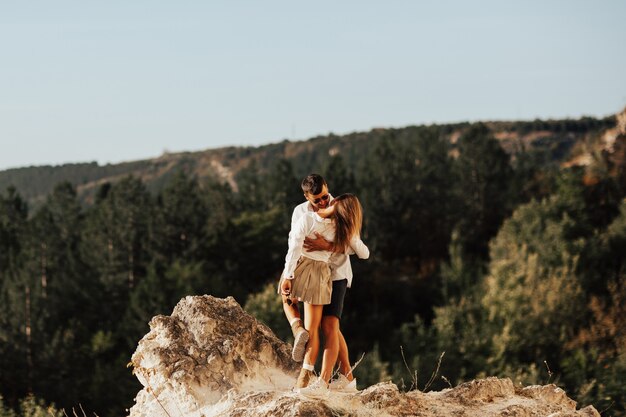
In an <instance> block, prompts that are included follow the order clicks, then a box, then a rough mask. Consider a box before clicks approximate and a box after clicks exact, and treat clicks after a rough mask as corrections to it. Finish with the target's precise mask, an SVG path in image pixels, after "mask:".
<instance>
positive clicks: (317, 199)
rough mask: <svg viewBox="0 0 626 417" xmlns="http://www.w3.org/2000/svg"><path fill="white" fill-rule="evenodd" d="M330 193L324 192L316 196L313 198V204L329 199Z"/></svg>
mask: <svg viewBox="0 0 626 417" xmlns="http://www.w3.org/2000/svg"><path fill="white" fill-rule="evenodd" d="M328 197H329V195H328V194H324V195H323V196H321V197H318V198H316V199H315V200H313V204H319V203H320V201H326V200H328Z"/></svg>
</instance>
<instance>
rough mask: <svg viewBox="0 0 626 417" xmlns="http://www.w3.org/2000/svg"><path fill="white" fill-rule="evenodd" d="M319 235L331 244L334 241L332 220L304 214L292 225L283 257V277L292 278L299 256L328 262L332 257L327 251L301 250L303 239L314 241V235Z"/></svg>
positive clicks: (310, 213) (315, 214)
mask: <svg viewBox="0 0 626 417" xmlns="http://www.w3.org/2000/svg"><path fill="white" fill-rule="evenodd" d="M316 232H317V233H319V234H321V235H322V236H323V237H324V239H326V240H328V241H330V242H332V241H334V240H335V225H334V222H333V220H332V219H324V218H322V217H320V216H318V215H317V213H314V212H308V213H305V214H304V215H303V216H302V217H301V218H300V219H299V220H298V221H297V222H296V223H295V224H294V225H292V227H291V231H290V232H289V250H288V251H287V256H285V268H284V269H283V277H284V278H287V279H292V278H293V272H294V271H295V270H296V266H297V265H298V259H300V256H305V257H307V258H310V259H313V260H316V261H322V262H328V261H329V260H330V257H331V255H332V252H329V251H314V252H306V251H303V250H302V245H303V244H304V239H305V238H306V237H307V236H308V237H310V238H313V239H315V233H316Z"/></svg>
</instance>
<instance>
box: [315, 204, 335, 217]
mask: <svg viewBox="0 0 626 417" xmlns="http://www.w3.org/2000/svg"><path fill="white" fill-rule="evenodd" d="M333 214H335V205H334V204H331V205H329V206H328V207H326V208H323V209H319V210H317V215H318V216H320V217H322V218H324V219H326V218H328V217H330V216H332V215H333Z"/></svg>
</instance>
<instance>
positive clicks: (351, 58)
mask: <svg viewBox="0 0 626 417" xmlns="http://www.w3.org/2000/svg"><path fill="white" fill-rule="evenodd" d="M624 22H626V1H621V0H614V1H609V0H606V1H591V0H589V1H580V0H570V1H566V0H561V1H550V0H543V1H535V0H533V1H528V0H526V1H516V2H513V1H505V0H498V1H451V0H448V1H445V0H444V1H418V0H413V1H394V0H388V1H384V2H383V1H376V2H374V1H366V0H361V1H315V2H300V1H294V0H288V1H271V0H267V1H243V0H242V1H177V2H174V1H170V2H165V1H157V0H150V1H132V0H123V1H122V0H107V1H99V2H97V1H85V0H82V1H78V0H77V1H65V0H58V1H42V0H32V1H30V0H29V1H16V0H15V1H11V0H7V1H2V2H1V3H0V54H1V55H0V170H1V169H6V168H10V167H19V166H28V165H42V164H54V165H56V164H61V163H66V162H88V161H98V162H99V163H107V162H119V161H128V160H136V159H145V158H150V157H155V156H158V155H160V154H161V153H162V152H163V151H164V150H169V151H172V152H173V151H182V150H200V149H206V148H214V147H219V146H224V145H260V144H265V143H271V142H277V141H281V140H283V139H295V140H298V139H307V138H310V137H312V136H315V135H318V134H327V133H328V132H334V133H338V134H342V133H348V132H352V131H357V130H358V131H362V130H369V129H370V128H372V127H391V126H393V127H400V126H406V125H410V124H424V123H432V122H440V123H445V122H455V121H465V120H469V121H475V120H502V119H507V120H511V119H534V118H537V117H539V118H564V117H573V118H578V117H580V116H583V115H591V116H600V117H601V116H606V115H609V114H612V113H616V112H617V111H619V110H621V108H623V107H624V106H626V24H625V23H624Z"/></svg>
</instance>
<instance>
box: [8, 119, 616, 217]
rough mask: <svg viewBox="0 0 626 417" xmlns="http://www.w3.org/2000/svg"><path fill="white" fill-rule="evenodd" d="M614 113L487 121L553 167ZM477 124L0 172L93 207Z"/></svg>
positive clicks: (497, 133) (32, 194) (355, 154)
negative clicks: (180, 183)
mask: <svg viewBox="0 0 626 417" xmlns="http://www.w3.org/2000/svg"><path fill="white" fill-rule="evenodd" d="M615 124H616V119H615V117H614V116H610V117H605V118H603V119H596V118H590V117H585V118H581V119H578V120H571V119H566V120H535V121H528V122H522V121H518V122H503V121H500V122H485V125H486V126H487V127H488V128H489V130H490V131H491V132H492V134H493V136H494V137H495V138H496V139H498V140H499V142H500V143H501V145H502V148H503V149H504V150H506V151H507V152H508V153H510V154H513V155H515V154H516V153H518V152H520V151H521V150H526V151H529V152H534V153H540V154H543V158H544V159H545V161H546V163H557V164H568V163H569V164H572V163H574V164H584V163H585V162H586V161H587V160H588V155H589V153H590V151H591V149H595V148H598V147H602V146H604V145H603V143H602V137H603V134H604V133H605V132H607V131H610V130H611V129H614V128H615ZM470 126H471V124H470V123H456V124H442V125H430V126H408V127H403V128H397V129H396V128H394V129H392V128H388V129H387V128H386V129H383V128H378V129H372V130H370V131H369V132H354V133H350V134H346V135H341V136H338V135H334V134H328V135H326V136H318V137H314V138H311V139H309V140H306V141H296V142H291V141H288V140H284V141H282V142H278V143H273V144H269V145H264V146H259V147H226V148H218V149H207V150H204V151H198V152H181V153H165V154H163V155H161V156H160V157H158V158H154V159H146V160H140V161H133V162H124V163H119V164H107V165H98V164H97V163H96V162H89V163H76V164H65V165H60V166H32V167H24V168H15V169H9V170H5V171H0V190H2V191H4V190H6V189H7V187H9V186H11V185H12V186H15V187H16V188H17V189H18V191H19V192H20V194H21V195H22V196H23V197H24V198H25V199H26V200H27V201H28V202H29V204H30V205H31V206H34V207H36V206H38V205H39V204H40V203H42V202H43V200H44V199H45V197H46V196H47V195H48V193H49V192H50V191H51V190H52V189H53V187H54V186H55V185H56V184H58V183H59V182H62V181H69V182H70V183H72V184H74V185H75V186H76V187H77V191H78V194H79V198H80V199H81V200H82V201H83V202H84V203H85V204H88V205H89V204H91V203H92V202H93V198H94V195H95V192H96V190H97V189H98V187H99V186H100V185H101V184H103V183H106V182H110V183H114V182H116V181H118V180H119V179H121V178H123V177H125V176H128V175H133V176H135V177H138V178H140V179H142V181H143V182H144V183H145V184H146V185H147V187H148V189H149V190H151V191H157V190H159V189H161V188H162V186H163V185H164V184H165V183H166V182H167V180H168V179H169V178H170V177H171V176H172V174H173V173H175V172H177V171H178V170H181V169H183V170H185V171H187V172H188V173H190V174H192V175H195V176H197V177H198V178H199V179H204V178H207V177H212V178H219V179H220V180H221V181H225V182H228V183H229V184H230V185H231V187H233V188H234V189H236V181H235V178H236V176H237V174H238V173H239V172H240V171H241V169H242V168H244V167H246V166H248V165H249V164H250V163H252V162H253V161H254V162H255V163H256V164H257V166H258V167H259V168H260V169H261V170H262V169H263V168H264V167H268V166H270V164H271V163H272V162H274V161H275V160H276V159H278V158H285V159H287V160H289V161H291V163H292V165H293V167H294V171H295V174H296V176H297V177H300V176H303V175H305V174H306V173H308V172H309V171H310V170H312V169H315V167H319V166H324V165H325V163H324V161H325V160H326V159H327V158H328V156H329V155H335V154H341V155H342V156H343V158H344V159H345V160H346V162H348V164H349V165H350V166H353V167H358V166H360V164H361V163H362V162H363V159H364V157H365V156H366V155H367V150H368V149H371V148H373V147H374V146H375V145H376V144H377V143H378V142H379V141H380V140H382V139H383V138H388V139H391V140H393V141H398V142H403V143H410V142H413V141H415V140H416V138H417V137H419V136H420V135H423V134H431V135H436V136H439V137H443V138H445V139H446V140H448V141H450V142H451V143H452V144H454V143H455V142H456V140H457V139H458V138H459V137H460V136H461V135H462V134H463V132H465V131H466V130H467V129H468V128H469V127H470Z"/></svg>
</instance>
